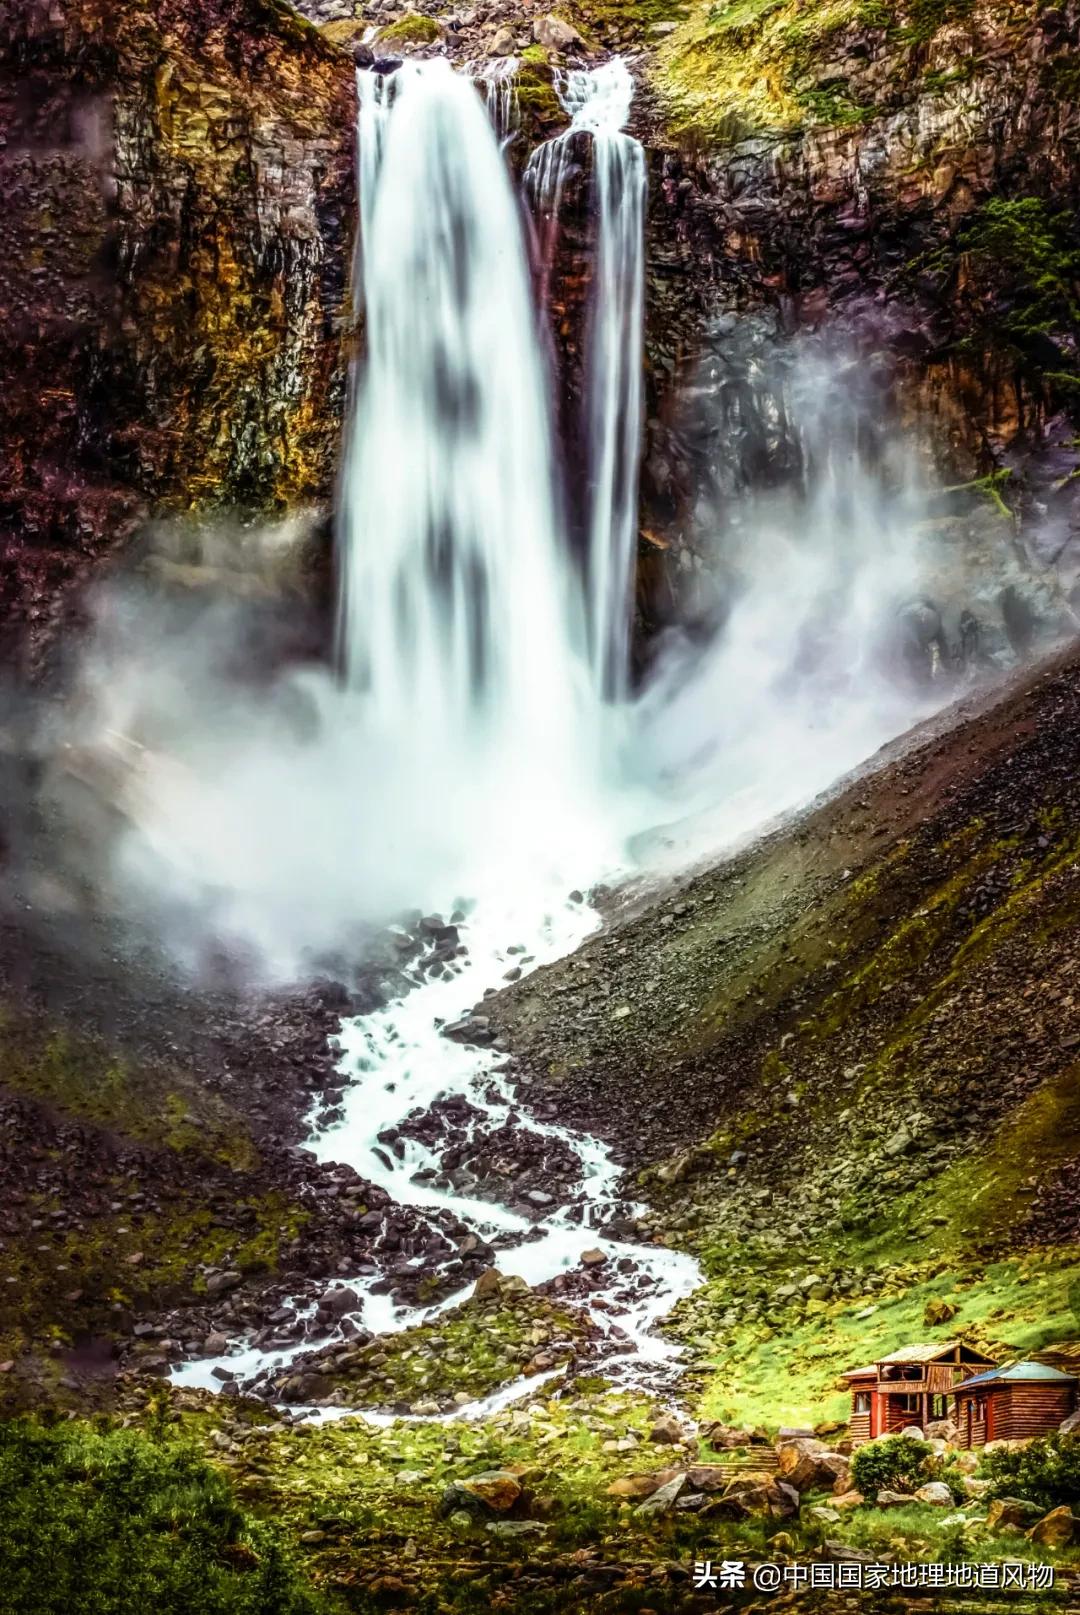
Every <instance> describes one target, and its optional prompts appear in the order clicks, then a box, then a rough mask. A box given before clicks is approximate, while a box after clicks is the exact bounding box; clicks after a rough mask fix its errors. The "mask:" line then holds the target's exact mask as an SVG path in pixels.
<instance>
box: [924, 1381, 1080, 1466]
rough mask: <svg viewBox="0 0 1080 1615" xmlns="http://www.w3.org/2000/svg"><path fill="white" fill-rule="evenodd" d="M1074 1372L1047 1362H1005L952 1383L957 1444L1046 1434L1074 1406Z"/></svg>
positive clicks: (975, 1445)
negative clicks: (1051, 1365)
mask: <svg viewBox="0 0 1080 1615" xmlns="http://www.w3.org/2000/svg"><path fill="white" fill-rule="evenodd" d="M1077 1384H1078V1381H1077V1376H1076V1375H1075V1374H1063V1373H1062V1371H1061V1370H1060V1369H1059V1368H1051V1367H1049V1365H1048V1364H1046V1363H1007V1364H1006V1365H1005V1367H1004V1368H992V1369H990V1370H989V1372H987V1373H985V1374H975V1375H974V1376H973V1377H972V1378H971V1379H966V1380H962V1381H961V1382H960V1384H959V1385H957V1387H956V1392H955V1395H956V1414H955V1418H956V1423H957V1424H958V1425H959V1426H960V1436H959V1443H960V1445H961V1446H962V1447H982V1446H985V1444H986V1443H987V1442H988V1441H1023V1440H1026V1439H1027V1438H1028V1437H1030V1436H1047V1435H1051V1434H1052V1433H1053V1432H1054V1431H1055V1430H1056V1429H1057V1428H1058V1427H1059V1425H1061V1424H1062V1423H1063V1422H1064V1421H1065V1420H1066V1419H1067V1418H1068V1417H1069V1414H1070V1413H1072V1412H1073V1411H1074V1410H1075V1408H1076V1391H1077Z"/></svg>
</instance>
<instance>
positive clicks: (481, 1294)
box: [473, 1267, 502, 1301]
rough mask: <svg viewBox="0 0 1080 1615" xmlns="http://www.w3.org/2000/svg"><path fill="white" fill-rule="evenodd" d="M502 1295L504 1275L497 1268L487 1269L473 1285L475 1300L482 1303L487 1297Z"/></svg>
mask: <svg viewBox="0 0 1080 1615" xmlns="http://www.w3.org/2000/svg"><path fill="white" fill-rule="evenodd" d="M501 1294H502V1274H501V1273H500V1272H499V1269H498V1268H497V1267H487V1268H485V1269H484V1271H483V1272H482V1273H481V1275H480V1277H479V1278H478V1279H477V1281H476V1283H475V1284H474V1285H473V1298H474V1300H477V1301H482V1300H484V1299H485V1297H487V1296H495V1295H501Z"/></svg>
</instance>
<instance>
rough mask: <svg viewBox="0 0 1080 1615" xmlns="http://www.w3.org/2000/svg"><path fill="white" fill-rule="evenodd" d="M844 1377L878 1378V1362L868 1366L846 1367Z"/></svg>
mask: <svg viewBox="0 0 1080 1615" xmlns="http://www.w3.org/2000/svg"><path fill="white" fill-rule="evenodd" d="M843 1378H844V1379H877V1364H876V1363H870V1364H869V1365H868V1366H867V1367H866V1368H845V1370H844V1373H843Z"/></svg>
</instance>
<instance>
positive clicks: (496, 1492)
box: [440, 1469, 521, 1517]
mask: <svg viewBox="0 0 1080 1615" xmlns="http://www.w3.org/2000/svg"><path fill="white" fill-rule="evenodd" d="M520 1496H521V1482H520V1480H519V1479H518V1477H517V1476H516V1475H515V1474H513V1473H512V1472H511V1471H510V1470H508V1469H486V1470H484V1471H482V1473H481V1474H479V1475H469V1476H467V1477H465V1478H464V1479H462V1480H452V1481H451V1482H450V1484H449V1486H448V1487H447V1488H446V1490H445V1491H444V1492H443V1495H442V1503H441V1504H440V1513H441V1514H442V1515H443V1516H444V1517H445V1516H446V1515H448V1514H453V1513H455V1512H456V1511H457V1510H459V1509H464V1510H465V1512H466V1513H470V1514H508V1513H509V1512H510V1510H511V1509H512V1508H513V1507H514V1504H515V1503H516V1502H517V1501H518V1499H519V1498H520Z"/></svg>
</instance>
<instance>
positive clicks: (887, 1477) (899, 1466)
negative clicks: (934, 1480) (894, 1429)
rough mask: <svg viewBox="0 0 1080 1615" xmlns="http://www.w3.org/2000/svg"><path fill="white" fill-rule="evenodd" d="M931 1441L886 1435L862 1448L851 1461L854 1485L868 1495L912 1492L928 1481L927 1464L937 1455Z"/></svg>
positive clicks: (864, 1494)
mask: <svg viewBox="0 0 1080 1615" xmlns="http://www.w3.org/2000/svg"><path fill="white" fill-rule="evenodd" d="M933 1452H934V1449H933V1447H931V1446H930V1444H929V1442H927V1441H917V1440H916V1439H915V1437H914V1436H886V1437H885V1438H884V1439H883V1440H881V1441H871V1442H869V1443H868V1444H867V1445H866V1446H865V1447H860V1448H859V1450H858V1452H857V1453H856V1454H855V1456H854V1458H852V1460H851V1484H852V1485H853V1486H854V1488H855V1490H856V1491H859V1492H862V1494H863V1496H864V1497H870V1498H874V1497H876V1496H877V1494H878V1492H881V1491H889V1492H910V1491H914V1489H915V1487H916V1486H920V1485H921V1484H922V1482H923V1481H924V1480H925V1478H926V1477H925V1475H924V1473H923V1466H924V1465H925V1463H926V1460H927V1459H928V1458H931V1457H932V1456H933Z"/></svg>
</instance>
